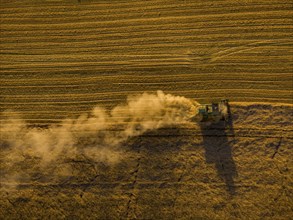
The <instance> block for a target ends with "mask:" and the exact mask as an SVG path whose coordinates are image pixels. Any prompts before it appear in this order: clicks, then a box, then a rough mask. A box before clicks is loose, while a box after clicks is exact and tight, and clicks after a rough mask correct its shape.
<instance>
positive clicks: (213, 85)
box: [0, 0, 293, 219]
mask: <svg viewBox="0 0 293 220" xmlns="http://www.w3.org/2000/svg"><path fill="white" fill-rule="evenodd" d="M292 7H293V4H292V2H291V1H288V0H280V1H270V0H266V1H264V0H263V1H232V0H230V1H221V0H219V1H216V0H211V1H202V0H199V1H188V0H185V1H179V0H176V1H175V0H171V1H170V0H169V1H166V0H150V1H133V0H128V1H126V0H121V1H120V0H119V1H118V0H113V1H110V0H109V1H107V0H103V1H93V0H80V1H77V0H76V1H73V0H72V1H70V0H65V1H59V0H45V1H39V0H34V1H25V0H19V1H17V0H0V31H1V33H0V48H1V49H0V50H1V60H0V62H1V63H0V68H1V69H0V74H1V78H0V103H1V105H0V111H1V116H0V123H1V124H5V123H7V118H6V117H5V116H4V115H5V113H6V112H7V110H9V114H10V116H11V117H12V118H10V119H9V122H11V121H13V123H11V125H13V126H15V125H17V124H18V123H21V120H20V119H19V115H21V118H22V119H24V120H25V121H26V123H27V126H29V127H39V128H43V129H47V128H48V127H50V126H51V125H55V124H58V123H60V122H61V120H63V119H64V118H77V117H78V116H79V115H81V114H84V113H88V112H90V111H91V110H92V108H93V107H94V106H101V107H103V108H106V109H111V108H113V107H114V106H116V105H118V104H120V103H124V102H125V100H126V97H127V96H129V95H136V94H141V93H143V92H149V93H155V92H156V91H157V90H162V91H164V92H165V93H170V94H173V95H178V96H185V97H187V98H190V99H192V100H196V101H198V102H200V103H209V102H212V101H218V100H220V99H221V98H228V99H229V101H230V106H231V114H232V118H231V121H230V122H229V124H228V126H227V125H225V124H224V123H219V124H217V125H212V126H209V127H201V126H199V125H198V124H197V123H193V122H190V123H182V124H181V125H177V126H171V127H166V128H160V129H158V130H152V131H148V132H146V133H143V134H142V135H140V136H136V137H132V138H129V139H128V140H126V141H124V142H123V143H122V144H121V151H122V152H123V157H122V158H121V159H120V160H119V161H118V162H115V163H113V164H112V163H110V164H108V163H104V162H99V161H94V160H90V159H88V158H87V157H85V156H83V155H81V156H80V157H78V158H73V159H72V158H69V159H68V158H66V159H60V160H59V159H58V160H56V161H54V163H51V164H49V165H46V166H45V167H41V168H40V167H39V163H40V160H39V159H38V158H34V157H28V156H26V155H23V156H21V155H20V156H18V157H17V162H13V159H14V157H12V156H11V154H12V152H13V151H11V148H10V146H7V145H6V144H3V143H2V144H1V142H0V144H1V146H0V162H1V164H0V166H1V167H0V168H1V171H0V184H1V188H0V196H1V199H0V219H290V217H291V216H292V214H293V213H292V208H293V201H292V192H293V191H292V169H293V167H292V159H291V158H292V146H293V141H292V140H293V139H292V137H293V129H292V127H293V126H292V125H293V111H292V107H293V90H292V88H293V71H292V68H293V65H292V64H293V49H292V44H293V38H292V34H293V32H292V26H293V23H292V16H293V13H292V12H293V11H292ZM8 126H9V123H8ZM16 138H17V137H16ZM85 143H86V142H85ZM19 158H21V159H19Z"/></svg>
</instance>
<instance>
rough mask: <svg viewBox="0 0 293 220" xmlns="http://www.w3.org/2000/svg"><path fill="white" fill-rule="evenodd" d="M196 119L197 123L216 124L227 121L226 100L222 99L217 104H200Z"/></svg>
mask: <svg viewBox="0 0 293 220" xmlns="http://www.w3.org/2000/svg"><path fill="white" fill-rule="evenodd" d="M197 118H198V119H197V120H198V121H199V122H212V123H217V122H219V121H220V120H225V121H228V100H227V99H223V100H221V101H220V102H218V103H211V104H201V105H200V106H199V109H198V114H197Z"/></svg>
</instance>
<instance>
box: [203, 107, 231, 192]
mask: <svg viewBox="0 0 293 220" xmlns="http://www.w3.org/2000/svg"><path fill="white" fill-rule="evenodd" d="M228 113H229V118H228V121H227V122H226V121H220V122H219V123H217V124H212V125H210V126H206V125H205V126H204V125H202V126H201V132H202V135H203V145H204V148H205V158H206V162H207V163H210V164H211V163H213V164H215V168H216V169H217V173H218V175H219V176H220V177H221V178H222V179H223V181H225V183H226V187H227V191H228V192H229V193H230V194H231V195H234V194H235V193H236V188H235V184H234V177H235V176H237V170H236V165H235V163H234V160H233V156H232V149H231V148H232V147H231V141H230V142H229V140H228V135H229V136H234V130H233V120H232V117H231V112H230V106H228Z"/></svg>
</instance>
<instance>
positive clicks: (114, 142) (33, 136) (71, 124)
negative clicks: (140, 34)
mask: <svg viewBox="0 0 293 220" xmlns="http://www.w3.org/2000/svg"><path fill="white" fill-rule="evenodd" d="M197 106H198V103H197V102H194V101H192V100H190V99H187V98H185V97H181V96H173V95H170V94H165V93H163V92H162V91H157V92H156V93H155V94H151V93H143V94H140V95H133V96H129V97H128V98H127V100H126V103H125V104H122V105H118V106H116V107H114V108H113V109H111V110H106V109H104V108H101V107H99V106H97V107H95V108H94V109H93V110H92V111H91V112H90V113H88V114H82V115H80V116H79V117H78V118H76V119H64V120H63V121H62V122H61V123H59V124H57V125H50V126H49V127H48V128H38V127H34V128H31V127H28V125H27V124H26V122H25V121H24V120H21V116H19V117H18V118H17V120H16V117H15V114H13V116H12V115H11V113H9V111H7V112H4V113H3V114H2V118H4V117H5V120H3V123H2V124H1V125H0V132H1V139H0V147H1V149H2V150H3V152H4V154H5V155H2V156H1V160H2V161H1V162H4V163H5V164H6V166H8V167H9V165H11V164H16V163H21V162H22V161H24V160H25V158H26V159H27V158H37V159H38V160H39V167H46V166H47V165H49V164H52V163H55V162H56V160H64V159H70V158H71V159H74V158H77V157H79V156H80V155H82V156H83V157H85V158H87V159H89V160H93V161H95V162H103V163H106V164H113V163H117V162H118V161H119V160H120V159H121V157H122V154H121V152H120V149H121V146H122V145H123V143H124V142H125V141H127V139H128V138H130V137H134V136H139V135H141V134H143V133H145V132H147V131H151V130H155V129H159V128H162V127H166V126H174V125H177V124H182V123H184V122H188V120H189V119H190V118H191V117H192V116H194V115H195V113H196V112H197ZM5 152H6V153H5ZM1 154H2V153H1ZM16 175H17V174H16Z"/></svg>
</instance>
